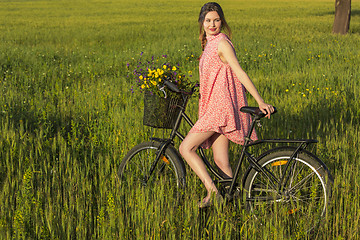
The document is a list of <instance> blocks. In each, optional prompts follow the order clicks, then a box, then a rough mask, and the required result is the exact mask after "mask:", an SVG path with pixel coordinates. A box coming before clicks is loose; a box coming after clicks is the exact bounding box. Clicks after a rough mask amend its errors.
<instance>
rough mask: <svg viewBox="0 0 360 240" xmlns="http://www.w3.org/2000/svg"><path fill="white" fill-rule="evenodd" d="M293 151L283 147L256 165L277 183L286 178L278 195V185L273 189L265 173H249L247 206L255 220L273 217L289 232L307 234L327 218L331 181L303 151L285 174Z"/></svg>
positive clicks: (326, 170) (323, 167)
mask: <svg viewBox="0 0 360 240" xmlns="http://www.w3.org/2000/svg"><path fill="white" fill-rule="evenodd" d="M294 151H295V148H293V147H282V148H277V149H273V150H270V151H269V152H267V153H265V154H263V155H262V156H260V157H259V159H258V163H259V165H261V166H262V167H263V168H265V169H267V171H269V172H271V174H273V175H274V176H275V178H276V179H278V180H280V179H281V177H283V176H285V177H284V179H288V180H287V181H285V182H286V183H285V184H283V185H282V186H281V189H282V190H280V191H279V186H280V185H279V184H275V185H276V186H274V185H272V184H271V183H270V180H269V179H268V178H267V177H266V176H265V174H264V173H262V172H260V171H257V170H255V168H251V169H249V171H248V174H247V175H246V176H245V177H246V178H245V181H244V190H245V191H244V193H245V195H246V205H247V207H248V209H249V210H250V211H251V212H252V213H254V215H255V216H260V215H262V216H264V215H266V214H276V215H277V217H278V219H282V221H284V222H283V223H284V224H287V226H288V227H289V229H290V231H294V230H295V229H296V231H298V232H302V233H309V232H312V231H313V230H314V229H315V228H316V227H317V226H318V224H319V223H320V220H321V219H322V218H323V217H324V216H325V215H326V209H327V206H328V203H329V200H330V195H331V186H332V183H333V178H332V176H331V174H330V172H329V170H328V168H327V167H326V165H325V164H324V163H323V162H322V161H321V160H320V159H318V158H317V157H316V156H315V155H313V154H311V153H310V152H308V151H305V150H303V151H301V152H300V153H299V154H297V156H295V157H294V158H293V160H292V161H291V162H289V164H288V165H289V166H288V168H287V170H286V172H285V168H286V165H287V163H288V161H289V160H290V158H291V156H292V154H293V153H294ZM287 177H288V178H287ZM279 216H282V217H280V218H279Z"/></svg>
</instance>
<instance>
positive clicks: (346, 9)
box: [332, 0, 351, 34]
mask: <svg viewBox="0 0 360 240" xmlns="http://www.w3.org/2000/svg"><path fill="white" fill-rule="evenodd" d="M350 16H351V0H335V20H334V25H333V29H332V32H333V33H339V34H346V33H347V32H348V31H349V26H350Z"/></svg>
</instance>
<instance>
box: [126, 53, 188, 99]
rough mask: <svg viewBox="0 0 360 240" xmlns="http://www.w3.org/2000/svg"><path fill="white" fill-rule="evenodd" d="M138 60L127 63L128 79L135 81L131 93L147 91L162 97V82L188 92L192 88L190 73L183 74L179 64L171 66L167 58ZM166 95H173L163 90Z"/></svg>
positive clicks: (164, 56) (163, 56)
mask: <svg viewBox="0 0 360 240" xmlns="http://www.w3.org/2000/svg"><path fill="white" fill-rule="evenodd" d="M141 57H142V53H141V54H140V59H139V60H135V59H133V62H131V63H127V65H126V66H127V70H128V77H129V78H131V79H133V80H135V81H134V85H135V86H134V85H133V86H132V88H131V91H132V92H134V91H136V90H139V91H140V92H145V91H148V92H150V93H153V94H156V95H159V96H161V97H164V93H163V92H162V91H161V90H160V88H161V87H162V86H163V85H164V80H167V81H170V82H172V83H174V84H175V85H176V86H177V87H178V88H179V89H181V90H184V91H189V90H190V88H191V87H192V85H193V84H192V82H191V81H190V78H191V77H192V72H191V71H188V72H186V73H185V71H183V69H182V67H181V66H180V65H179V64H172V63H170V62H168V61H167V56H166V55H162V56H161V57H160V58H155V57H151V59H149V60H143V59H141ZM165 90H166V92H167V94H170V95H172V94H174V93H172V92H171V91H169V90H167V89H166V88H165Z"/></svg>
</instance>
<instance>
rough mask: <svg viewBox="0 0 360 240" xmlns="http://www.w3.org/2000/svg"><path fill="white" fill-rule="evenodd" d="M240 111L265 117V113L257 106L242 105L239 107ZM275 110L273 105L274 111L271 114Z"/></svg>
mask: <svg viewBox="0 0 360 240" xmlns="http://www.w3.org/2000/svg"><path fill="white" fill-rule="evenodd" d="M240 111H241V112H243V113H250V114H251V115H254V116H257V117H259V118H263V117H265V114H264V113H263V112H262V111H260V109H259V108H258V107H242V108H240ZM276 112H277V110H276V108H275V107H274V112H273V113H272V114H274V113H276Z"/></svg>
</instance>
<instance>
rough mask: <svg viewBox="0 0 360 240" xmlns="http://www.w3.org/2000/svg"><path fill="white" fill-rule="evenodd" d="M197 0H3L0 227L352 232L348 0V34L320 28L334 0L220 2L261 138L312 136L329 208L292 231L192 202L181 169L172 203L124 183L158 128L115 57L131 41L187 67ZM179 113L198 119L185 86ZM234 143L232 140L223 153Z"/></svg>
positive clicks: (355, 112) (123, 54) (353, 37)
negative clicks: (326, 181) (273, 110)
mask: <svg viewBox="0 0 360 240" xmlns="http://www.w3.org/2000/svg"><path fill="white" fill-rule="evenodd" d="M202 4H203V2H201V1H185V0H184V1H176V2H173V1H163V0H159V1H155V2H154V1H146V2H144V1H139V0H134V1H124V0H119V1H102V0H97V1H81V0H79V1H66V0H65V1H0V15H1V16H2V18H1V21H0V37H1V41H0V91H1V95H0V128H1V134H0V190H1V192H0V206H1V207H0V235H1V238H2V239H10V238H15V239H21V238H23V239H95V238H100V239H116V238H118V239H135V238H145V239H179V238H181V239H303V238H309V239H314V238H317V239H357V238H358V235H359V227H360V226H359V219H360V200H359V197H360V188H359V184H358V183H359V182H360V172H359V169H358V167H357V164H358V158H359V153H358V145H359V139H360V135H359V132H360V131H359V130H360V129H359V126H358V125H359V117H360V110H359V109H360V106H359V87H360V86H359V77H360V74H359V72H360V71H359V70H360V67H359V63H360V50H359V48H358V45H359V39H360V38H359V33H360V18H359V10H358V9H359V7H360V5H359V3H357V2H353V4H352V8H353V15H352V18H351V26H350V33H349V34H348V35H347V36H336V35H332V34H331V27H332V22H333V17H334V16H333V15H334V3H333V1H327V0H326V1H325V0H316V1H310V0H306V1H279V0H274V1H257V0H256V1H235V2H234V1H221V2H220V4H221V5H222V7H223V8H224V11H225V15H226V17H227V20H228V23H229V24H230V26H231V27H232V30H233V42H234V45H235V48H236V50H237V55H238V59H239V61H240V63H241V65H242V67H243V68H244V69H245V70H246V72H247V73H248V74H249V76H250V77H251V78H252V79H253V81H254V83H255V84H256V86H257V87H258V89H259V91H260V93H261V95H262V96H263V97H264V99H266V101H267V102H269V103H272V104H274V105H275V106H276V107H277V108H278V110H279V113H277V114H276V115H274V117H272V119H271V120H264V121H263V122H264V123H263V125H264V128H262V129H261V130H259V132H258V133H259V136H261V137H264V138H271V137H291V138H315V139H317V140H319V143H318V144H317V145H316V147H314V148H313V150H314V152H315V153H316V154H317V155H318V156H319V157H320V158H321V159H322V160H323V161H324V162H325V163H326V164H327V165H328V166H329V168H330V170H331V172H332V174H333V175H334V177H335V182H334V191H333V199H332V200H333V201H332V204H331V205H330V208H329V214H328V217H327V218H326V219H324V222H323V224H322V225H321V227H320V228H319V231H318V232H317V233H316V234H315V235H311V236H310V235H306V234H305V233H304V232H303V231H302V230H301V229H292V230H289V229H288V226H287V225H286V224H285V222H284V221H283V220H282V219H279V218H278V216H265V217H264V219H265V220H266V221H261V222H259V221H258V220H256V219H254V218H252V216H251V215H250V214H249V213H248V212H246V211H245V209H244V206H243V204H241V203H240V204H239V205H236V206H235V205H233V204H230V205H229V206H226V207H225V208H223V209H216V208H213V209H209V210H208V211H199V210H198V208H197V202H198V200H199V199H200V198H201V197H202V196H203V195H204V194H205V192H204V189H203V187H202V185H201V183H200V181H199V180H198V179H197V178H196V177H195V175H194V174H193V173H192V172H191V171H190V170H189V169H188V176H187V181H188V186H190V187H189V188H187V189H186V191H185V201H184V202H182V203H180V204H177V202H174V201H175V200H174V201H171V202H165V201H164V196H163V195H161V194H159V199H158V200H156V201H155V202H149V201H147V199H146V198H145V196H146V190H145V192H131V193H128V194H124V193H123V192H122V191H121V189H120V188H119V182H118V178H117V175H116V172H117V168H118V166H119V163H120V161H121V159H122V157H123V156H124V155H125V154H126V152H127V151H128V150H129V149H131V148H132V147H133V146H135V145H136V144H138V143H140V142H142V141H144V140H147V139H148V138H149V137H150V136H153V135H156V136H158V137H159V136H160V137H161V136H163V133H162V131H159V130H152V129H149V128H147V127H144V126H142V119H141V118H142V96H141V95H139V94H132V93H131V91H130V89H131V86H132V84H131V83H130V80H129V79H128V78H127V77H126V63H127V62H128V61H130V60H131V59H132V58H137V57H138V56H139V54H140V52H144V56H145V57H151V56H152V55H161V54H167V55H168V56H169V58H170V59H172V60H174V61H178V62H180V63H182V64H183V65H185V66H186V67H187V68H189V69H194V70H193V72H194V73H195V74H194V75H195V76H194V77H195V78H196V77H197V73H196V72H197V70H196V67H197V63H196V62H189V61H187V60H186V56H188V55H189V54H194V55H196V56H198V55H200V53H201V50H200V46H199V42H198V40H197V34H198V33H197V31H198V27H197V22H196V21H197V16H198V13H199V11H200V7H201V6H202ZM249 104H251V105H254V104H255V101H254V100H253V99H252V98H251V96H249ZM188 111H189V114H190V115H191V116H192V117H193V118H194V119H195V118H196V116H197V103H196V99H195V98H194V99H193V100H192V101H191V102H190V104H189V106H188ZM187 130H188V128H185V129H184V133H186V131H187ZM238 151H239V148H238V147H237V146H236V145H235V144H233V145H231V156H236V154H237V153H238ZM235 160H236V159H234V160H233V161H235ZM159 191H161V189H159ZM130 196H131V198H130ZM129 200H132V201H129ZM129 202H132V205H130V206H129V205H125V204H124V203H129ZM260 223H262V224H260Z"/></svg>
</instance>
